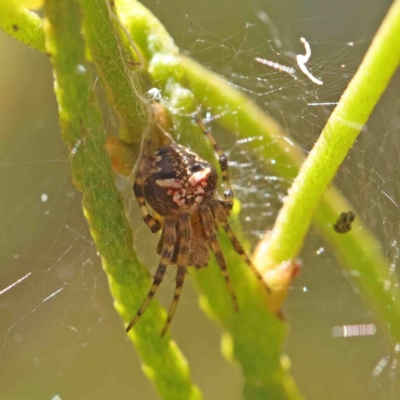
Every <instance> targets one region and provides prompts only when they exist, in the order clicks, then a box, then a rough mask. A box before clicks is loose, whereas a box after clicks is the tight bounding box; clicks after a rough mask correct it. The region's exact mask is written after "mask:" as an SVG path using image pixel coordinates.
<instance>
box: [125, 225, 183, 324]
mask: <svg viewBox="0 0 400 400" xmlns="http://www.w3.org/2000/svg"><path fill="white" fill-rule="evenodd" d="M163 237H164V245H163V249H162V253H161V260H160V263H159V264H158V268H157V272H156V274H155V276H154V281H153V284H152V286H151V289H150V291H149V293H148V295H147V297H146V299H145V300H144V301H143V303H142V305H141V307H140V308H139V311H138V312H137V314H136V316H135V317H134V318H133V320H132V321H131V323H130V324H129V325H128V327H127V328H126V332H129V331H130V330H131V329H132V327H133V326H134V325H135V324H136V322H137V321H138V319H139V318H140V316H141V315H142V314H143V313H144V312H145V310H146V308H147V307H148V306H149V304H150V302H151V300H152V299H153V297H154V294H155V293H156V291H157V289H158V287H159V286H160V283H161V281H162V280H163V278H164V274H165V270H166V269H167V266H168V264H169V263H170V260H171V257H172V252H173V249H174V244H175V241H176V223H175V222H174V221H171V220H168V219H167V220H166V221H165V228H164V232H163Z"/></svg>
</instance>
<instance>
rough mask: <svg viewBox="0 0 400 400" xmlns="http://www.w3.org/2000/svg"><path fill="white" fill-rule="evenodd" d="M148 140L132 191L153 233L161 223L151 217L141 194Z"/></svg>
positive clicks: (158, 228)
mask: <svg viewBox="0 0 400 400" xmlns="http://www.w3.org/2000/svg"><path fill="white" fill-rule="evenodd" d="M150 143H151V142H150V141H147V142H146V143H145V146H144V152H143V155H142V158H141V160H140V163H139V171H138V174H137V176H136V179H135V183H134V184H133V191H134V193H135V196H136V200H137V202H138V203H139V206H140V211H141V212H142V216H143V220H144V222H145V223H146V225H147V226H148V227H149V228H150V230H151V231H152V232H153V233H156V232H158V231H159V230H160V228H161V224H160V222H159V221H157V220H156V219H155V218H153V217H152V216H151V215H150V214H149V210H148V209H147V206H146V202H145V199H144V194H143V185H144V181H145V180H146V169H145V166H146V155H147V152H148V148H149V146H150Z"/></svg>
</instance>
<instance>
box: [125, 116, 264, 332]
mask: <svg viewBox="0 0 400 400" xmlns="http://www.w3.org/2000/svg"><path fill="white" fill-rule="evenodd" d="M196 121H197V123H198V124H199V125H200V127H201V129H202V130H203V132H204V134H205V135H206V136H207V137H208V139H209V140H210V141H211V143H212V144H213V146H214V149H215V151H216V152H217V154H218V159H219V164H220V167H221V173H222V180H223V183H224V200H220V199H219V198H218V194H217V191H216V188H217V178H218V176H217V173H216V171H215V169H214V168H213V167H212V166H211V164H210V163H208V162H207V161H205V160H204V159H202V158H200V157H199V156H198V155H197V154H195V153H193V152H191V151H190V150H189V149H187V148H186V147H183V146H181V145H178V144H171V145H167V146H163V147H160V148H159V149H157V150H156V151H155V152H154V153H153V154H148V152H149V145H150V142H148V143H147V144H146V146H145V150H144V153H143V156H142V159H141V161H140V164H139V171H138V175H137V177H136V181H135V184H134V187H133V190H134V192H135V195H136V198H137V200H138V203H139V205H140V208H141V212H142V215H143V219H144V221H145V222H146V224H147V225H148V226H149V228H150V229H151V231H152V232H154V233H155V232H158V231H159V230H160V229H162V235H161V238H160V241H159V243H158V246H157V253H158V254H160V255H161V260H160V263H159V265H158V268H157V272H156V275H155V277H154V281H153V285H152V287H151V289H150V292H149V294H148V296H147V298H146V299H145V300H144V302H143V304H142V306H141V307H140V309H139V311H138V312H137V314H136V316H135V318H134V319H133V320H132V322H131V323H130V324H129V326H128V327H127V329H126V330H127V331H129V330H130V329H131V328H132V327H133V325H134V324H135V323H136V322H137V320H138V319H139V317H140V316H141V315H142V314H143V312H144V311H145V309H146V308H147V306H148V305H149V303H150V301H151V299H152V298H153V296H154V294H155V292H156V290H157V288H158V286H159V285H160V283H161V281H162V279H163V277H164V274H165V271H166V269H167V266H169V265H176V266H177V274H176V288H175V295H174V299H173V302H172V304H171V307H170V309H169V313H168V318H167V321H166V323H165V325H164V328H163V330H162V333H161V335H162V336H163V335H164V334H165V332H166V331H167V329H168V326H169V324H170V322H171V320H172V317H173V315H174V313H175V310H176V306H177V304H178V300H179V296H180V293H181V290H182V285H183V281H184V279H185V275H186V268H187V267H188V266H194V267H196V268H197V269H199V268H203V267H206V266H207V264H208V259H209V250H211V251H212V252H213V253H214V254H215V258H216V261H217V263H218V265H219V267H220V268H221V271H222V273H223V275H224V278H225V282H226V284H227V286H228V290H229V293H230V295H231V298H232V301H233V305H234V308H235V310H238V304H237V299H236V294H235V291H234V289H233V286H232V284H231V281H230V279H229V275H228V271H227V267H226V262H225V258H224V255H223V253H222V251H221V247H220V245H219V242H218V238H217V232H216V223H217V222H219V223H220V224H221V225H222V227H223V228H224V230H225V231H226V233H227V234H228V236H229V238H230V240H231V242H232V244H233V247H234V249H235V251H236V252H237V253H239V254H240V255H241V256H242V258H243V259H244V260H245V261H246V263H247V264H248V265H249V267H250V268H251V270H252V271H253V273H254V274H255V276H256V277H257V278H258V279H259V281H260V282H261V284H262V285H263V286H264V287H265V289H266V290H267V291H269V288H268V286H267V284H266V283H265V282H264V281H263V279H262V277H261V275H260V273H259V272H258V271H257V269H256V268H255V267H254V266H253V264H252V263H251V261H250V259H249V258H248V257H247V255H246V253H245V252H244V250H243V247H242V246H241V244H240V243H239V241H238V240H237V238H236V236H235V234H234V233H233V231H232V229H231V227H230V226H229V223H228V216H229V212H230V210H231V209H232V200H233V194H232V190H231V188H230V184H229V174H228V161H227V158H226V156H225V154H224V153H223V151H222V150H221V149H220V147H219V145H218V143H217V142H216V141H215V139H214V138H213V136H212V135H211V134H210V132H209V130H208V129H206V128H205V126H204V125H203V123H202V122H201V120H200V119H198V118H196ZM146 203H147V205H149V206H150V207H151V208H152V209H153V210H154V211H155V212H156V213H157V214H158V215H159V216H161V217H162V218H160V220H161V221H159V220H157V219H156V218H154V217H152V216H151V215H150V214H149V211H148V209H147V205H146Z"/></svg>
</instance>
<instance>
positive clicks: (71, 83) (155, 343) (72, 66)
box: [46, 0, 201, 400]
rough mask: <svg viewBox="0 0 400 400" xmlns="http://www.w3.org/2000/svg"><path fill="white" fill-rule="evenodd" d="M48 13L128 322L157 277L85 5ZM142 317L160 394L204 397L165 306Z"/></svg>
mask: <svg viewBox="0 0 400 400" xmlns="http://www.w3.org/2000/svg"><path fill="white" fill-rule="evenodd" d="M46 16H47V18H48V23H47V25H46V39H47V41H46V49H47V51H48V52H49V54H50V58H51V61H52V64H53V69H54V79H55V92H56V96H57V100H58V105H59V115H60V125H61V130H62V137H63V139H64V141H65V142H66V144H67V146H68V150H69V159H70V162H71V169H72V177H73V181H74V184H75V186H76V187H77V188H78V189H79V190H80V191H81V192H82V204H83V208H84V213H85V216H86V218H87V220H88V223H89V226H90V230H91V234H92V237H93V239H94V241H95V243H96V246H97V249H98V251H99V253H100V256H101V259H102V263H103V267H104V269H105V270H106V272H107V276H108V279H109V283H110V289H111V292H112V295H113V297H114V301H115V307H116V309H117V310H118V312H119V313H120V314H121V315H122V317H123V318H124V320H125V321H126V322H128V321H129V320H130V319H131V318H132V317H133V315H134V314H135V312H136V310H137V309H138V307H139V305H140V304H141V302H142V301H143V299H144V298H145V296H146V294H147V291H148V288H149V286H150V279H149V277H148V272H147V270H146V269H145V268H144V267H143V266H142V265H140V263H139V262H138V260H137V257H136V254H135V252H134V251H133V247H132V245H133V243H132V234H131V231H130V226H129V222H128V221H127V218H126V216H125V211H124V207H123V201H122V199H121V197H120V194H119V193H118V191H117V189H116V188H115V185H114V181H115V177H114V174H113V172H112V170H111V163H110V159H109V157H108V155H107V153H106V150H105V143H106V135H105V132H104V129H103V126H102V119H101V114H100V110H99V107H98V105H97V101H96V98H95V97H94V96H93V92H92V88H93V79H92V77H91V74H90V65H89V63H88V62H87V60H86V58H85V43H84V40H83V37H82V36H81V34H80V32H81V18H80V7H79V3H78V1H77V0H68V1H59V0H48V1H46ZM142 319H143V320H142V321H141V323H140V324H138V325H137V326H136V327H135V329H133V330H132V331H131V333H130V335H129V336H130V338H131V339H132V340H133V341H134V343H135V345H136V348H137V350H138V352H139V355H140V357H141V359H142V361H143V369H144V371H145V373H146V374H147V376H148V377H149V378H150V379H152V380H153V381H154V383H155V385H156V387H157V389H158V392H159V394H160V396H161V397H162V398H163V399H170V400H176V399H182V400H186V399H200V398H201V394H200V392H199V390H198V389H197V387H196V386H194V385H193V384H192V382H191V380H190V372H189V368H188V365H187V362H186V360H185V359H184V358H183V356H182V354H181V352H180V351H179V349H178V348H177V346H176V344H175V343H174V342H172V341H171V340H169V339H168V338H164V339H162V338H161V337H160V332H161V329H162V324H163V321H164V320H165V312H164V311H163V309H162V308H161V307H160V306H159V305H158V304H157V302H156V301H153V302H152V304H151V305H150V307H149V310H148V312H147V313H146V314H145V315H143V317H142ZM121 328H122V327H121Z"/></svg>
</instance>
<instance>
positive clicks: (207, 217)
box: [199, 204, 239, 311]
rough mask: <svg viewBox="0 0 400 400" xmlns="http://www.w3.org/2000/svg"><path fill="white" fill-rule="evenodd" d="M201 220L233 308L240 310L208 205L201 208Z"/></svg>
mask: <svg viewBox="0 0 400 400" xmlns="http://www.w3.org/2000/svg"><path fill="white" fill-rule="evenodd" d="M199 213H200V218H201V221H202V223H203V227H204V231H205V234H206V236H207V239H208V241H209V243H210V246H211V250H212V251H213V253H214V254H215V259H216V260H217V264H218V266H219V267H220V269H221V271H222V274H223V276H224V279H225V282H226V284H227V286H228V290H229V294H230V295H231V298H232V301H233V308H234V309H235V311H238V310H239V306H238V301H237V297H236V293H235V290H234V288H233V285H232V282H231V280H230V278H229V275H228V270H227V267H226V261H225V258H224V254H223V253H222V250H221V247H220V245H219V242H218V238H217V235H216V231H215V228H214V226H215V224H214V222H215V221H214V218H213V215H212V213H211V210H210V208H209V207H208V206H207V205H204V204H203V205H202V206H200V208H199Z"/></svg>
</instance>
